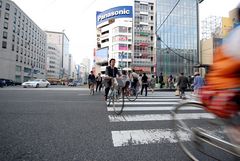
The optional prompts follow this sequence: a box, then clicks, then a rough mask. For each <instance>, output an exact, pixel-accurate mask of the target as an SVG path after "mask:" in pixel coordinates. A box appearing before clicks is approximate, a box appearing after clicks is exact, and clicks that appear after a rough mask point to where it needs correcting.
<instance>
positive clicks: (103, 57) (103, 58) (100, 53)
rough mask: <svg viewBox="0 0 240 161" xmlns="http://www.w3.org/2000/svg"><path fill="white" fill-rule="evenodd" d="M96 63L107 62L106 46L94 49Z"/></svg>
mask: <svg viewBox="0 0 240 161" xmlns="http://www.w3.org/2000/svg"><path fill="white" fill-rule="evenodd" d="M95 61H96V63H101V62H107V61H108V48H103V49H99V50H97V51H96V55H95Z"/></svg>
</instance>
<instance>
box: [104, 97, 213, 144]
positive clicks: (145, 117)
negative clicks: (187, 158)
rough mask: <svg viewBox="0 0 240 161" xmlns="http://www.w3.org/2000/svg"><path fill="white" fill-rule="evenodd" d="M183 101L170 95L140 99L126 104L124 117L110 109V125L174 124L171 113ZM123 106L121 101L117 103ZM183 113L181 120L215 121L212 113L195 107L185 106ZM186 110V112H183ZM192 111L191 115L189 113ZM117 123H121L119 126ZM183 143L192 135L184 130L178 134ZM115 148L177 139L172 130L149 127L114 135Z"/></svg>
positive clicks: (168, 141) (169, 141)
mask: <svg viewBox="0 0 240 161" xmlns="http://www.w3.org/2000/svg"><path fill="white" fill-rule="evenodd" d="M179 101H180V99H179V98H178V97H175V96H171V95H163V94H162V95H161V96H160V95H158V96H157V95H152V96H147V97H142V96H141V97H138V98H137V100H136V101H134V102H129V101H128V100H127V99H126V101H125V104H124V105H125V106H124V109H123V113H122V114H121V115H116V114H114V112H113V111H114V109H113V107H111V106H110V107H107V111H108V112H109V115H108V119H109V122H110V123H112V124H114V123H116V126H118V124H119V123H121V124H124V125H127V124H128V123H131V124H133V123H138V122H141V124H144V123H148V122H154V121H160V122H164V121H172V116H171V110H173V109H174V106H175V105H177V104H178V103H179ZM118 104H121V102H118V103H117V105H118ZM182 111H183V113H182V114H180V115H179V116H178V117H179V119H182V120H199V119H214V118H215V117H214V116H213V115H212V114H209V113H206V112H204V111H203V110H202V109H196V108H194V107H186V108H183V109H182ZM184 111H186V112H185V113H184ZM189 111H190V112H189ZM117 123H118V124H117ZM178 133H180V136H182V140H184V141H188V140H189V134H187V133H186V132H184V131H178ZM111 134H112V140H113V146H114V147H119V146H130V145H141V144H154V143H176V142H177V139H176V137H175V134H174V132H173V129H171V127H169V128H165V129H156V128H153V129H151V127H148V129H144V128H143V129H135V128H134V130H133V129H119V130H116V129H115V130H113V131H112V132H111Z"/></svg>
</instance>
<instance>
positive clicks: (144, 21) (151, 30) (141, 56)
mask: <svg viewBox="0 0 240 161" xmlns="http://www.w3.org/2000/svg"><path fill="white" fill-rule="evenodd" d="M155 4H156V0H134V23H133V25H134V29H133V44H134V50H133V53H134V54H133V56H132V68H133V69H135V70H136V71H137V72H138V73H142V72H145V73H156V50H155V49H156V5H155Z"/></svg>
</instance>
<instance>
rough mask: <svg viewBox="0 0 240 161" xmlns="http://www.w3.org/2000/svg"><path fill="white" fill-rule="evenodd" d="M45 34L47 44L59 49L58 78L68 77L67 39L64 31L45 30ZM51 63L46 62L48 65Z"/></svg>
mask: <svg viewBox="0 0 240 161" xmlns="http://www.w3.org/2000/svg"><path fill="white" fill-rule="evenodd" d="M45 32H46V34H47V44H48V46H54V48H55V49H56V50H57V51H59V52H58V54H59V55H58V56H59V57H60V71H59V78H61V79H69V77H70V73H71V71H70V66H69V55H70V54H69V39H68V37H67V36H66V34H65V33H64V32H55V31H45ZM49 65H51V64H48V66H49Z"/></svg>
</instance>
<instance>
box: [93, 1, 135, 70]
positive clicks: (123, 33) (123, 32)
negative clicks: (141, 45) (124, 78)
mask: <svg viewBox="0 0 240 161" xmlns="http://www.w3.org/2000/svg"><path fill="white" fill-rule="evenodd" d="M132 11H133V10H132V6H118V7H114V8H110V9H108V10H105V11H102V12H97V14H96V28H97V48H96V51H95V54H94V62H95V71H96V73H99V72H100V70H101V69H100V67H101V66H106V65H107V64H108V61H109V60H110V59H111V58H114V59H116V67H118V68H119V69H124V70H128V68H130V67H131V66H132V64H131V63H132V51H133V48H132V37H133V36H132V26H133V23H132V17H133V12H132Z"/></svg>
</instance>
